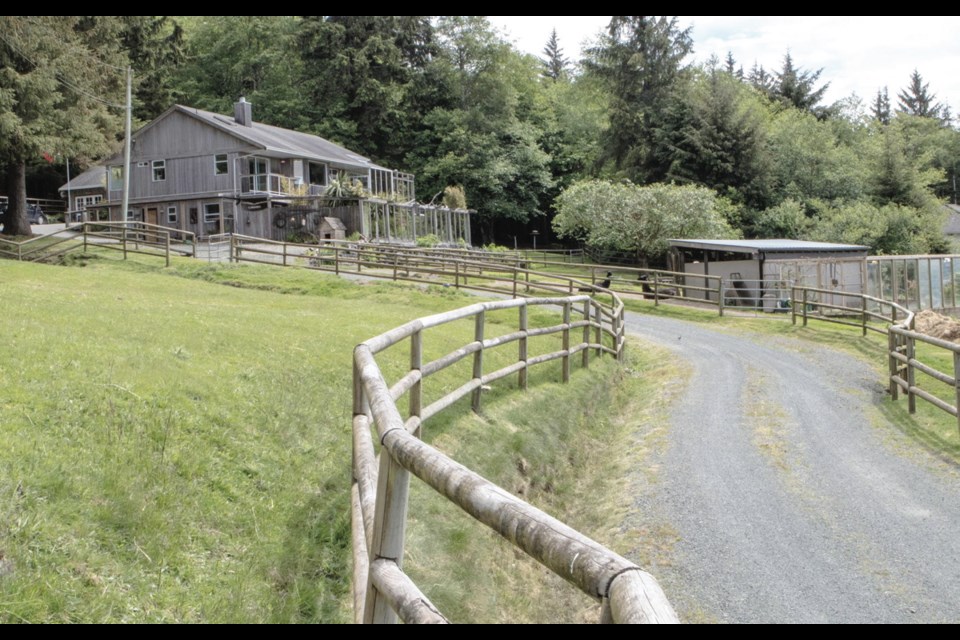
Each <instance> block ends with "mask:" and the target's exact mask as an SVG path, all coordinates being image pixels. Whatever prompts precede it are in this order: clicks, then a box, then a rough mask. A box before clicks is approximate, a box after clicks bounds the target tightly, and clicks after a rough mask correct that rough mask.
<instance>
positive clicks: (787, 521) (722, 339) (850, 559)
mask: <svg viewBox="0 0 960 640" xmlns="http://www.w3.org/2000/svg"><path fill="white" fill-rule="evenodd" d="M628 316H629V317H628V319H627V330H628V332H629V333H631V334H632V335H634V336H637V337H639V338H641V339H644V340H648V341H650V342H654V343H657V344H661V345H665V346H667V347H669V348H670V349H672V350H673V351H675V352H676V354H677V356H678V357H680V358H681V359H682V360H683V361H684V362H685V363H686V366H687V367H689V368H690V370H691V371H692V375H691V378H690V382H689V386H688V387H687V389H686V391H685V393H684V394H683V395H682V397H681V399H679V400H678V401H677V402H676V405H675V406H674V408H673V409H672V410H671V421H672V425H671V428H670V432H669V445H668V446H667V448H666V450H665V451H664V452H663V453H662V454H661V455H660V459H659V460H656V461H655V463H658V464H659V465H661V471H660V472H659V474H658V478H659V479H658V481H656V482H655V483H654V484H653V485H652V486H651V487H649V488H648V489H647V490H644V491H642V492H640V494H641V495H639V496H638V498H637V512H638V513H640V514H649V515H650V517H652V518H654V519H655V520H657V521H659V526H661V527H662V528H665V530H669V531H675V532H676V535H677V541H676V543H675V544H674V545H673V548H672V551H670V552H669V553H667V554H662V555H665V556H666V557H661V558H660V562H658V563H656V566H651V570H652V572H653V573H654V574H655V575H656V576H657V578H658V579H659V580H660V581H661V584H663V586H664V588H665V590H666V592H667V595H668V597H670V599H671V601H672V602H673V604H674V606H675V607H676V608H677V610H678V612H679V613H680V615H681V617H685V618H686V619H689V620H694V621H696V620H702V621H719V622H957V621H960V474H958V473H957V469H956V468H955V467H954V466H953V465H951V464H949V463H946V462H943V461H941V460H939V459H936V458H934V457H933V456H932V455H929V454H927V453H925V452H924V451H923V450H922V449H921V448H920V445H918V444H916V443H913V442H912V441H909V440H906V439H905V437H903V436H901V435H900V434H899V433H898V432H896V431H895V429H894V428H893V427H892V426H890V425H887V424H886V422H885V421H884V419H883V417H882V416H881V414H880V412H879V411H878V410H877V405H878V404H879V403H880V402H882V401H883V399H884V398H885V394H884V390H883V388H882V386H881V384H882V380H881V378H880V376H879V375H878V374H877V372H876V371H875V370H873V369H871V368H870V367H869V365H867V364H865V363H863V362H861V361H860V360H858V359H856V358H854V357H852V356H848V355H845V354H841V353H838V352H836V351H833V350H829V349H827V348H823V347H818V346H815V345H811V344H809V343H805V342H801V341H794V340H792V339H789V338H782V337H769V336H760V337H754V336H750V337H746V336H743V335H740V334H737V333H733V332H730V331H726V330H724V329H722V328H709V327H706V326H701V325H696V324H691V323H687V322H683V321H678V320H669V319H662V318H653V317H650V316H641V315H637V314H628ZM835 389H839V390H840V393H839V394H838V393H837V392H836V391H835Z"/></svg>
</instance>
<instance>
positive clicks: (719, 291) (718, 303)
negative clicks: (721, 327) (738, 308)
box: [703, 278, 724, 318]
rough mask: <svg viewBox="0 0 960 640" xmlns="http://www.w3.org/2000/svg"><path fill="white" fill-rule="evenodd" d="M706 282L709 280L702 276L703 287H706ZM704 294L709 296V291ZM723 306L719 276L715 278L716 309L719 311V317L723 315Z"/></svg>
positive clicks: (721, 282) (721, 283)
mask: <svg viewBox="0 0 960 640" xmlns="http://www.w3.org/2000/svg"><path fill="white" fill-rule="evenodd" d="M707 282H709V281H708V280H707V279H706V278H704V282H703V284H704V288H707V287H706V284H707ZM706 295H707V298H709V297H710V294H709V293H708V294H706ZM723 307H724V301H723V278H719V279H718V280H717V309H718V310H719V312H720V317H721V318H722V317H723Z"/></svg>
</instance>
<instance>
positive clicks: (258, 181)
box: [247, 156, 268, 191]
mask: <svg viewBox="0 0 960 640" xmlns="http://www.w3.org/2000/svg"><path fill="white" fill-rule="evenodd" d="M247 168H248V170H249V171H248V173H249V174H250V190H251V191H266V190H267V177H268V176H267V171H268V169H267V159H266V158H258V157H256V156H253V157H252V158H250V160H249V161H248V163H247Z"/></svg>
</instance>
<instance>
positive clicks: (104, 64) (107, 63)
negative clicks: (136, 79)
mask: <svg viewBox="0 0 960 640" xmlns="http://www.w3.org/2000/svg"><path fill="white" fill-rule="evenodd" d="M24 18H25V20H26V22H27V24H32V25H33V26H35V27H41V28H42V27H44V26H45V25H43V24H41V23H39V22H36V21H35V20H30V19H29V17H28V16H24ZM8 44H9V43H8ZM91 60H92V61H93V62H96V63H98V64H102V65H103V66H105V67H110V68H111V69H115V70H117V71H120V72H121V73H126V71H127V68H126V67H118V66H117V65H115V64H110V63H109V62H105V61H103V60H100V59H99V58H97V57H96V56H93V57H92V58H91Z"/></svg>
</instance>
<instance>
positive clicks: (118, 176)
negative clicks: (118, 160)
mask: <svg viewBox="0 0 960 640" xmlns="http://www.w3.org/2000/svg"><path fill="white" fill-rule="evenodd" d="M120 189H123V167H121V166H117V167H110V191H119V190H120Z"/></svg>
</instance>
